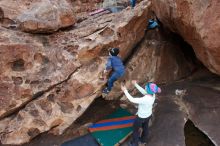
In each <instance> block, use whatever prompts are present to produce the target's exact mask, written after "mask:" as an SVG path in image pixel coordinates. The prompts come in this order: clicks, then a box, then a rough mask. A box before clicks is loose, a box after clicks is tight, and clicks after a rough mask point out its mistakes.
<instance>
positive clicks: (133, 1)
mask: <svg viewBox="0 0 220 146" xmlns="http://www.w3.org/2000/svg"><path fill="white" fill-rule="evenodd" d="M130 4H131V7H132V8H134V7H135V5H136V0H130Z"/></svg>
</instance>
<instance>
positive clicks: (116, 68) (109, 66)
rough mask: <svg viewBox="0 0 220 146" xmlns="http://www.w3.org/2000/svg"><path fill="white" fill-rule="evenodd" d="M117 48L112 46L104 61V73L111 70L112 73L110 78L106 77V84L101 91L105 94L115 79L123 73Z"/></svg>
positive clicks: (123, 68)
mask: <svg viewBox="0 0 220 146" xmlns="http://www.w3.org/2000/svg"><path fill="white" fill-rule="evenodd" d="M118 54H119V49H118V48H112V49H110V51H109V58H108V61H107V63H106V68H105V70H104V73H106V72H108V71H110V70H112V71H113V72H112V74H111V76H110V78H109V79H108V84H107V85H108V86H107V87H106V88H105V89H104V90H103V91H102V92H103V93H105V94H108V93H109V92H110V91H111V89H112V87H113V84H114V82H115V81H116V80H118V79H119V78H120V77H122V76H123V75H124V73H125V67H124V65H123V62H122V60H121V58H120V57H118Z"/></svg>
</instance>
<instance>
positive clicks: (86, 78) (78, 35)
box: [0, 1, 150, 144]
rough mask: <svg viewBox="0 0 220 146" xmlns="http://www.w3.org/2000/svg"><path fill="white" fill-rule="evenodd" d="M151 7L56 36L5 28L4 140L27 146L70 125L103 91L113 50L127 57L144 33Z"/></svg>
mask: <svg viewBox="0 0 220 146" xmlns="http://www.w3.org/2000/svg"><path fill="white" fill-rule="evenodd" d="M149 6H150V3H149V2H147V1H145V2H142V3H140V4H139V5H138V6H137V7H136V8H135V9H134V10H131V9H126V10H123V11H122V12H120V13H117V14H116V13H115V14H108V15H103V16H99V17H92V18H89V19H87V20H85V21H83V22H81V23H79V24H77V25H76V26H75V28H74V29H73V30H70V31H68V32H59V33H55V34H52V35H30V34H26V33H22V32H18V31H12V30H8V29H5V28H2V27H1V28H0V29H1V34H0V40H1V41H0V65H1V66H2V69H1V71H0V82H1V84H0V102H1V106H0V117H1V121H0V133H1V142H2V143H3V144H22V143H26V142H28V141H30V140H31V139H32V138H33V137H35V136H37V135H38V134H40V133H42V132H45V131H48V130H51V129H52V132H53V133H55V134H61V133H62V132H63V131H64V130H65V129H66V128H67V127H68V126H70V124H71V123H72V122H73V121H74V120H76V118H77V117H79V116H80V115H81V114H82V113H83V112H84V111H85V109H86V108H87V107H88V106H89V105H90V103H91V102H92V101H93V100H94V98H96V97H97V96H99V95H100V94H101V93H100V91H101V88H102V87H103V85H104V84H105V82H103V81H101V80H99V74H100V72H101V71H102V70H103V69H104V64H105V63H106V56H107V55H108V48H109V47H119V48H121V54H120V55H121V56H122V58H124V57H126V56H128V55H129V53H130V52H131V48H132V47H133V46H135V45H136V44H137V42H139V41H140V40H141V39H142V37H143V36H144V29H145V28H146V19H145V18H146V17H147V14H148V7H149ZM134 36H135V37H134ZM33 95H34V97H36V98H35V99H33ZM25 105H26V106H25ZM15 111H19V112H18V113H16V114H15V115H12V116H10V115H11V114H13V113H14V112H15ZM6 116H7V118H6Z"/></svg>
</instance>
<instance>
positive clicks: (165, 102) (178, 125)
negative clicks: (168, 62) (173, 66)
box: [148, 73, 220, 146]
mask: <svg viewBox="0 0 220 146" xmlns="http://www.w3.org/2000/svg"><path fill="white" fill-rule="evenodd" d="M197 75H198V76H199V74H198V73H197ZM200 76H201V75H200ZM202 76H203V77H199V78H198V79H197V80H195V79H193V80H191V81H190V82H189V81H182V82H178V83H172V84H169V85H165V86H163V87H162V91H163V92H162V94H159V95H157V99H156V104H155V108H154V112H153V118H152V127H151V128H150V132H149V133H150V134H149V141H148V144H149V145H154V146H161V145H163V146H170V145H179V146H185V145H187V144H189V145H207V146H208V145H216V146H219V145H220V140H219V136H220V126H219V124H218V123H219V122H220V118H219V114H218V113H219V112H220V108H219V107H220V100H219V98H218V97H219V92H220V90H219V88H216V87H214V86H213V84H215V85H218V86H219V85H220V78H219V77H214V76H212V75H211V74H208V76H207V75H205V76H204V75H202ZM188 120H191V121H192V122H193V123H194V125H195V127H196V128H197V129H199V130H200V132H198V131H199V130H197V131H195V130H193V129H192V127H187V126H188V125H187V123H186V122H187V121H188ZM187 131H189V132H187ZM198 133H199V134H198ZM201 133H203V134H202V135H206V136H207V137H208V138H204V136H200V135H201ZM188 138H189V140H188ZM207 139H209V141H211V142H212V144H210V143H208V141H207Z"/></svg>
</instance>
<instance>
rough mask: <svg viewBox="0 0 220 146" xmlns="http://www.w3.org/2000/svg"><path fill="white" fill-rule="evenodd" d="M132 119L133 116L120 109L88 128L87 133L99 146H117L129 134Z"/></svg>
mask: <svg viewBox="0 0 220 146" xmlns="http://www.w3.org/2000/svg"><path fill="white" fill-rule="evenodd" d="M134 119H135V116H133V115H132V114H131V113H129V112H128V111H127V110H125V109H121V108H120V109H118V110H117V111H115V112H114V113H112V114H111V115H109V116H107V117H106V118H105V119H103V120H101V121H99V122H97V123H95V124H93V125H92V126H90V127H89V131H90V132H91V135H92V136H93V137H94V138H95V139H96V140H97V142H98V143H99V144H100V145H101V146H117V145H119V144H120V143H121V142H123V141H124V140H125V139H126V138H127V137H128V136H129V135H130V134H131V132H132V125H133V122H134Z"/></svg>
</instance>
